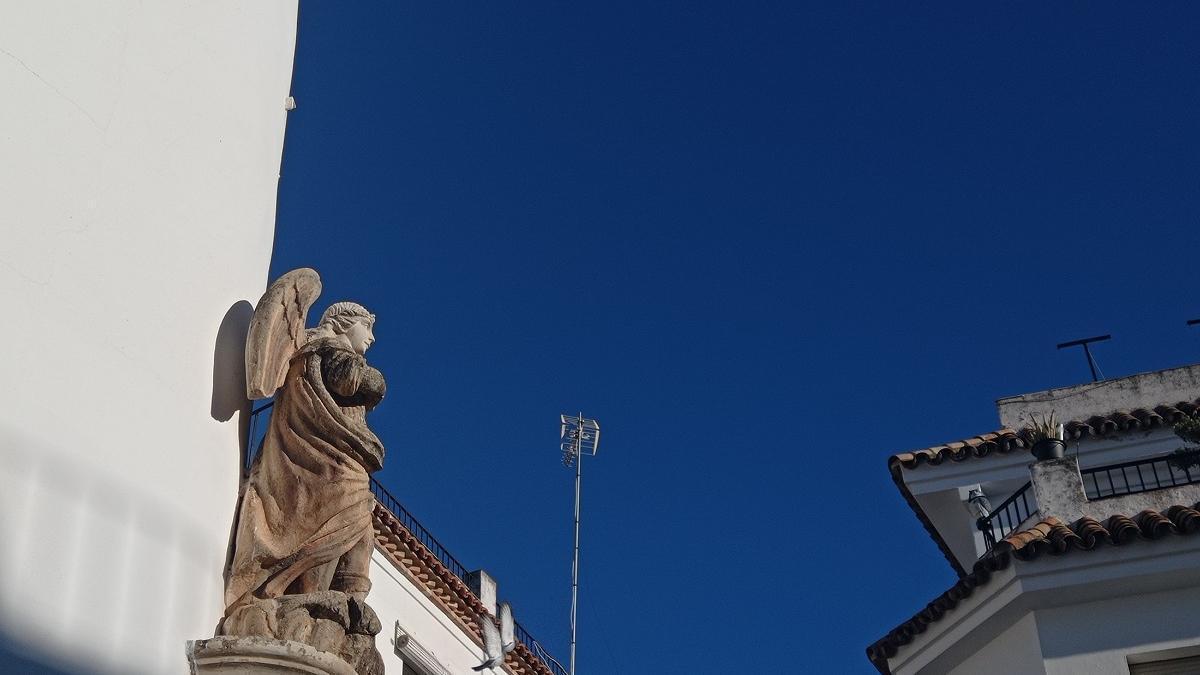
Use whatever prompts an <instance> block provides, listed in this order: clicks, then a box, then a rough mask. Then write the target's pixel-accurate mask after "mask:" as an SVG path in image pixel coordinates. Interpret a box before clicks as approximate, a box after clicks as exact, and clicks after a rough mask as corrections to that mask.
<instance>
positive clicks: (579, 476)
mask: <svg viewBox="0 0 1200 675" xmlns="http://www.w3.org/2000/svg"><path fill="white" fill-rule="evenodd" d="M582 440H583V413H582V412H581V413H579V427H578V437H577V438H576V439H575V556H574V559H573V560H572V562H571V675H575V616H576V609H577V604H576V603H577V600H578V597H579V497H580V489H581V487H582V484H583V453H582V452H580V450H581V449H582V448H581V445H582Z"/></svg>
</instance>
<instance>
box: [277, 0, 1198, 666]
mask: <svg viewBox="0 0 1200 675" xmlns="http://www.w3.org/2000/svg"><path fill="white" fill-rule="evenodd" d="M1052 5H1053V6H1050V7H1047V6H1043V5H1042V4H1040V3H990V4H988V3H985V4H980V3H966V4H964V3H941V4H933V3H922V4H912V3H879V4H877V5H863V4H857V5H846V4H845V3H809V4H805V5H801V4H799V3H729V4H728V5H716V4H712V3H698V2H679V3H655V4H654V5H650V4H648V3H644V2H605V3H594V4H592V5H587V6H581V5H580V4H579V3H568V4H562V3H554V4H551V3H543V4H532V3H524V4H522V3H497V2H492V3H457V2H435V3H411V2H400V1H391V2H365V3H334V2H303V3H302V7H301V13H300V28H299V43H298V47H297V53H296V68H295V83H294V93H295V96H296V99H297V102H298V104H299V108H298V109H297V110H295V111H294V112H292V113H291V116H290V118H289V122H288V130H287V145H286V149H285V152H284V161H283V171H282V174H283V175H282V179H281V183H280V193H279V225H278V230H277V243H276V248H275V256H274V261H273V266H272V275H278V274H280V273H282V272H284V271H286V270H288V269H291V268H293V267H298V266H302V265H309V266H313V267H316V268H317V269H318V270H319V271H320V272H321V274H322V276H323V278H324V280H325V289H326V290H325V295H324V297H323V299H322V301H321V302H322V303H328V302H332V301H334V300H342V299H353V300H358V301H361V302H363V303H364V304H366V305H367V306H368V307H370V308H371V309H372V310H373V311H375V312H376V313H377V314H378V315H379V322H378V325H377V329H376V335H377V337H378V342H377V343H376V345H375V347H374V348H373V349H372V351H371V352H370V354H369V356H370V357H371V358H372V359H373V360H374V361H375V362H376V363H377V364H378V365H379V366H380V367H381V368H382V369H383V370H384V372H385V374H386V375H387V376H388V377H389V395H388V398H387V400H386V401H385V402H384V404H383V405H382V406H380V408H379V409H378V410H377V411H376V412H375V413H374V415H373V417H372V419H371V422H372V424H373V426H374V427H375V428H376V429H377V430H378V432H379V435H380V436H381V438H383V440H384V441H385V443H386V444H387V447H388V453H389V454H388V463H387V467H386V468H385V469H384V470H383V472H382V474H381V478H382V480H383V481H384V482H385V484H387V485H388V486H389V487H390V488H391V489H392V491H393V492H395V493H396V494H397V495H398V496H399V497H400V499H401V500H402V501H403V502H405V503H406V504H407V505H408V507H409V508H410V509H411V510H412V511H413V512H414V513H415V514H416V515H417V517H419V518H421V519H422V520H423V521H425V523H426V524H427V525H428V526H429V527H430V528H431V529H432V530H433V531H434V533H435V534H436V535H437V536H438V537H439V538H440V539H441V540H442V541H443V542H444V543H445V544H446V545H447V546H448V547H449V548H450V549H451V550H452V551H453V552H454V553H455V554H456V555H457V556H458V557H459V558H460V559H462V560H463V562H464V563H466V564H467V565H468V566H471V567H477V566H482V567H485V568H487V569H488V570H489V571H490V572H492V574H493V575H494V576H496V577H497V579H498V580H499V583H500V593H501V596H502V597H504V598H508V599H510V600H511V601H512V602H513V605H514V607H515V609H516V613H517V617H518V620H519V621H522V622H523V623H524V624H525V625H526V626H527V627H528V628H529V630H530V631H531V632H532V633H533V634H534V635H536V636H538V637H539V638H540V639H541V640H542V641H543V642H544V643H545V644H546V645H547V646H548V647H549V648H550V649H551V650H552V651H553V652H554V653H555V654H556V655H558V656H559V657H561V658H562V659H565V658H566V652H567V650H566V643H567V639H566V638H567V616H568V603H569V580H570V541H571V497H572V490H571V478H572V474H571V472H570V471H568V470H567V469H565V468H563V467H562V466H561V465H560V463H559V451H558V449H557V445H558V437H557V434H558V426H557V416H558V414H559V413H560V412H563V411H575V410H583V411H584V412H585V413H587V414H588V415H592V416H595V417H597V418H599V419H600V420H601V422H602V423H603V425H604V435H603V444H602V447H601V455H600V456H599V457H598V458H596V460H595V461H593V462H590V463H589V464H587V465H586V471H585V486H584V490H585V503H584V519H585V520H584V534H583V536H584V559H583V579H582V604H581V610H580V612H581V614H580V640H581V642H580V648H579V649H580V651H579V663H580V668H579V670H580V673H581V675H601V674H613V675H622V674H624V675H632V674H641V673H656V674H658V673H662V674H671V673H689V674H691V673H714V674H716V673H729V672H763V673H782V672H797V671H806V672H864V673H865V672H873V671H872V670H871V667H870V665H869V664H868V662H867V661H866V659H865V658H864V656H863V649H864V648H865V646H866V645H867V644H868V643H870V642H872V641H873V640H875V639H876V638H878V637H880V636H881V635H883V633H884V632H886V631H887V630H888V629H890V628H892V627H893V626H895V625H896V624H897V623H899V622H900V621H902V620H903V619H905V618H907V617H908V616H910V615H911V614H912V613H914V612H915V611H917V610H918V609H920V608H921V607H922V606H923V605H924V604H925V603H926V602H928V601H929V600H930V599H931V598H933V597H934V596H935V595H937V594H938V593H940V592H941V591H943V590H944V589H945V588H946V587H947V586H949V585H950V583H951V582H952V580H953V577H952V572H951V570H950V569H949V567H948V566H947V565H946V563H945V562H944V561H943V559H942V557H941V555H940V554H939V553H938V550H937V548H936V547H935V546H934V544H933V543H932V542H931V541H930V540H929V538H928V537H927V536H926V534H925V533H924V532H923V530H922V529H921V527H920V526H919V524H918V523H917V521H916V519H915V518H914V517H913V515H912V514H911V513H910V512H909V510H908V508H907V507H906V506H905V505H904V503H903V502H902V501H901V499H900V497H899V496H898V495H897V493H896V490H895V488H894V487H893V486H892V484H891V482H890V480H889V478H888V474H887V470H886V464H885V462H886V457H887V456H888V455H889V454H891V453H893V452H896V451H901V450H906V449H911V448H915V447H923V446H927V445H931V444H934V443H938V442H943V441H949V440H953V439H957V438H962V437H966V436H970V435H973V434H976V433H981V432H985V431H989V430H992V429H994V428H995V427H996V424H997V421H996V417H995V411H994V408H993V404H992V402H993V400H994V399H996V398H997V397H1000V396H1004V395H1011V394H1016V393H1022V392H1027V391H1034V390H1039V389H1043V388H1047V387H1051V386H1058V385H1067V384H1072V383H1077V382H1081V381H1084V380H1086V379H1088V373H1087V368H1086V365H1085V362H1084V360H1083V357H1082V355H1080V354H1077V353H1060V352H1056V351H1055V349H1054V345H1055V343H1057V342H1060V341H1064V340H1068V339H1072V338H1078V337H1084V336H1088V335H1093V334H1097V333H1112V334H1113V336H1114V337H1113V340H1112V341H1111V342H1109V343H1106V344H1103V345H1100V346H1099V347H1098V348H1097V349H1096V356H1097V358H1098V360H1099V362H1100V365H1101V367H1102V369H1103V370H1104V372H1105V373H1106V374H1107V375H1110V376H1115V375H1123V374H1129V373H1133V372H1138V371H1142V370H1150V369H1157V368H1161V367H1167V366H1174V365H1179V364H1182V363H1188V362H1193V361H1197V360H1200V358H1198V357H1200V330H1198V329H1188V328H1187V327H1185V325H1184V322H1185V320H1186V319H1189V318H1193V317H1197V316H1200V302H1197V301H1196V299H1195V289H1196V270H1195V265H1194V260H1195V258H1196V251H1197V236H1196V220H1197V206H1198V205H1200V204H1198V201H1200V200H1198V199H1197V187H1198V185H1200V169H1198V166H1197V158H1198V157H1200V152H1198V150H1200V148H1198V145H1200V133H1198V132H1197V122H1196V120H1197V118H1198V112H1200V105H1198V104H1200V95H1198V94H1200V90H1198V80H1197V76H1196V72H1197V71H1196V68H1197V56H1198V54H1197V52H1198V48H1197V41H1196V39H1195V37H1196V32H1195V30H1196V26H1197V25H1200V16H1197V14H1198V13H1200V6H1197V5H1194V4H1183V3H1175V4H1162V5H1153V6H1132V5H1127V4H1124V3H1122V4H1116V3H1052ZM1151 12H1153V13H1151ZM323 306H324V304H322V305H321V307H323Z"/></svg>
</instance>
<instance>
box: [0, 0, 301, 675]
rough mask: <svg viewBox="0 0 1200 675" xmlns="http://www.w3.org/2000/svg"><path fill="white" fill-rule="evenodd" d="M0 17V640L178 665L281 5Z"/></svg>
mask: <svg viewBox="0 0 1200 675" xmlns="http://www.w3.org/2000/svg"><path fill="white" fill-rule="evenodd" d="M0 16H3V17H4V19H3V21H0V91H2V92H4V94H3V98H4V104H3V105H0V157H3V161H2V162H0V233H2V234H3V244H0V307H3V308H4V312H5V316H6V317H8V320H7V321H6V322H5V324H6V326H5V328H6V329H5V335H6V336H7V339H6V341H5V342H6V344H5V347H6V348H5V352H6V357H5V358H4V359H2V360H0V382H3V383H4V385H5V386H4V387H3V390H2V391H0V467H3V468H2V469H0V541H3V542H4V545H3V546H0V632H2V633H3V634H4V636H5V637H6V638H7V640H9V641H11V642H15V643H18V644H20V645H23V646H24V647H25V648H27V649H28V650H29V651H30V652H31V654H33V655H34V656H36V657H37V658H39V659H44V658H47V657H52V658H53V659H55V660H58V661H60V662H61V664H62V666H63V667H64V668H67V669H74V668H75V667H86V668H87V669H89V670H92V671H101V672H121V673H138V672H141V673H170V672H184V671H185V670H186V664H185V661H184V658H183V644H184V640H186V639H189V638H196V637H204V636H208V635H211V634H212V632H213V629H214V627H215V624H216V620H217V619H218V618H219V617H220V614H221V603H222V600H221V590H222V586H223V581H222V579H221V570H222V568H223V565H224V556H225V551H226V549H227V547H228V542H229V536H230V525H231V518H232V513H233V508H234V505H235V502H236V499H237V489H238V462H239V432H238V426H239V418H240V415H239V412H238V410H239V408H240V407H241V400H240V399H241V397H240V396H239V395H238V394H239V388H240V387H242V386H243V385H241V383H239V382H237V378H238V377H239V376H240V372H239V371H237V370H232V371H231V370H230V369H229V368H230V366H231V364H236V363H237V362H238V360H239V357H235V356H234V355H232V354H231V353H230V345H232V344H234V343H235V342H236V341H237V338H238V335H237V331H238V330H244V326H245V319H246V315H247V313H248V310H249V309H250V307H249V305H235V303H236V302H237V301H239V300H243V301H245V300H249V301H253V300H255V299H256V298H257V297H258V296H259V295H260V294H261V293H262V289H263V288H264V286H265V283H266V274H267V268H268V265H269V263H270V256H271V246H272V240H273V236H274V228H275V197H276V187H277V184H278V179H279V166H280V158H281V152H282V148H283V138H284V125H285V122H286V115H287V113H286V111H285V109H284V103H285V100H286V98H287V96H288V95H289V88H290V83H291V72H292V58H293V53H294V49H295V30H296V0H257V1H255V2H241V1H237V0H208V1H206V2H199V3H195V2H185V1H183V0H166V1H163V0H160V1H157V2H134V1H125V2H121V1H112V2H90V1H87V0H38V1H37V2H29V1H19V0H2V1H0Z"/></svg>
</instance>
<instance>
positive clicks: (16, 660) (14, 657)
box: [0, 637, 93, 675]
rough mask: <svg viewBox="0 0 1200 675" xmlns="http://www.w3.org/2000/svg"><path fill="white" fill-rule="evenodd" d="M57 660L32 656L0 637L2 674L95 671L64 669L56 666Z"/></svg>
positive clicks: (61, 674)
mask: <svg viewBox="0 0 1200 675" xmlns="http://www.w3.org/2000/svg"><path fill="white" fill-rule="evenodd" d="M55 662H56V660H55V659H54V658H52V657H49V656H45V655H41V654H30V653H28V652H25V651H24V650H22V649H21V648H20V646H19V645H14V644H11V643H9V642H8V641H7V640H5V639H3V638H2V637H0V673H21V675H90V674H91V673H92V672H93V671H91V670H86V669H84V668H82V667H76V668H69V669H63V668H60V667H58V666H57V665H51V664H54V663H55Z"/></svg>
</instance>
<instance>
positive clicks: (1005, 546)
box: [867, 504, 1200, 674]
mask: <svg viewBox="0 0 1200 675" xmlns="http://www.w3.org/2000/svg"><path fill="white" fill-rule="evenodd" d="M1198 531H1200V504H1192V505H1190V506H1188V505H1182V504H1177V505H1175V506H1171V507H1170V508H1168V509H1166V510H1165V511H1161V512H1159V511H1153V510H1146V511H1142V512H1141V513H1138V514H1136V515H1134V516H1132V517H1131V516H1125V515H1120V514H1118V515H1114V516H1111V517H1109V518H1107V519H1106V520H1105V521H1104V522H1103V523H1101V522H1100V521H1097V520H1095V519H1093V518H1080V519H1079V520H1076V521H1075V522H1073V523H1071V524H1070V525H1067V524H1064V523H1063V522H1062V521H1060V520H1059V519H1058V518H1054V517H1047V518H1043V519H1042V520H1041V521H1039V522H1038V523H1036V524H1035V525H1033V526H1032V527H1030V528H1028V529H1026V530H1022V531H1020V532H1017V533H1015V534H1011V535H1009V536H1008V537H1005V538H1004V539H1003V540H1001V541H1000V542H999V543H997V544H996V547H995V548H993V549H992V551H991V552H990V553H988V554H987V555H985V556H984V557H982V558H980V559H979V561H978V562H976V563H975V566H974V568H973V569H972V570H971V573H970V574H967V575H965V576H963V577H961V578H960V579H959V580H958V582H957V583H955V584H954V585H953V586H951V587H950V588H949V589H948V590H947V591H946V592H945V593H942V594H941V595H939V596H938V597H936V598H934V599H933V601H932V602H930V603H929V604H928V605H926V607H925V608H924V609H922V610H921V611H919V612H917V613H916V614H915V615H913V617H912V618H910V619H909V620H907V621H905V622H904V623H902V624H900V625H899V626H897V627H896V628H894V629H892V631H891V632H889V633H888V634H887V635H885V636H883V637H882V638H880V639H879V640H877V641H876V642H875V643H874V644H872V645H871V646H870V647H867V658H868V659H869V660H870V661H871V663H872V664H874V665H875V667H876V668H877V669H879V672H881V673H885V674H886V673H888V672H890V671H889V670H888V663H887V660H888V659H889V658H892V657H894V656H895V655H896V654H897V653H898V652H899V650H900V648H901V647H903V646H904V645H907V644H908V643H910V642H912V640H913V637H914V636H916V635H919V634H920V633H923V632H925V630H926V629H928V627H929V625H930V624H931V623H933V622H935V621H939V620H941V619H942V617H944V616H945V614H946V613H947V612H949V611H951V610H953V609H954V608H955V607H957V606H958V603H960V602H962V601H963V600H964V599H966V598H968V597H970V596H971V594H972V593H973V592H974V590H975V589H976V588H978V587H980V586H983V585H984V584H986V583H987V582H988V581H989V580H990V579H991V576H992V574H993V573H995V572H998V571H1000V570H1003V569H1006V568H1007V567H1008V566H1009V565H1011V564H1012V560H1014V559H1016V560H1021V561H1026V562H1027V561H1031V560H1036V559H1037V558H1039V557H1042V556H1043V555H1052V556H1058V555H1063V554H1066V553H1070V552H1071V551H1093V550H1096V549H1097V548H1101V547H1102V545H1104V546H1103V547H1107V546H1108V545H1111V546H1124V545H1127V544H1130V543H1132V542H1134V541H1139V540H1140V541H1149V540H1156V539H1162V538H1164V537H1167V536H1168V535H1172V534H1175V535H1190V534H1194V533H1196V532H1198Z"/></svg>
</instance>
